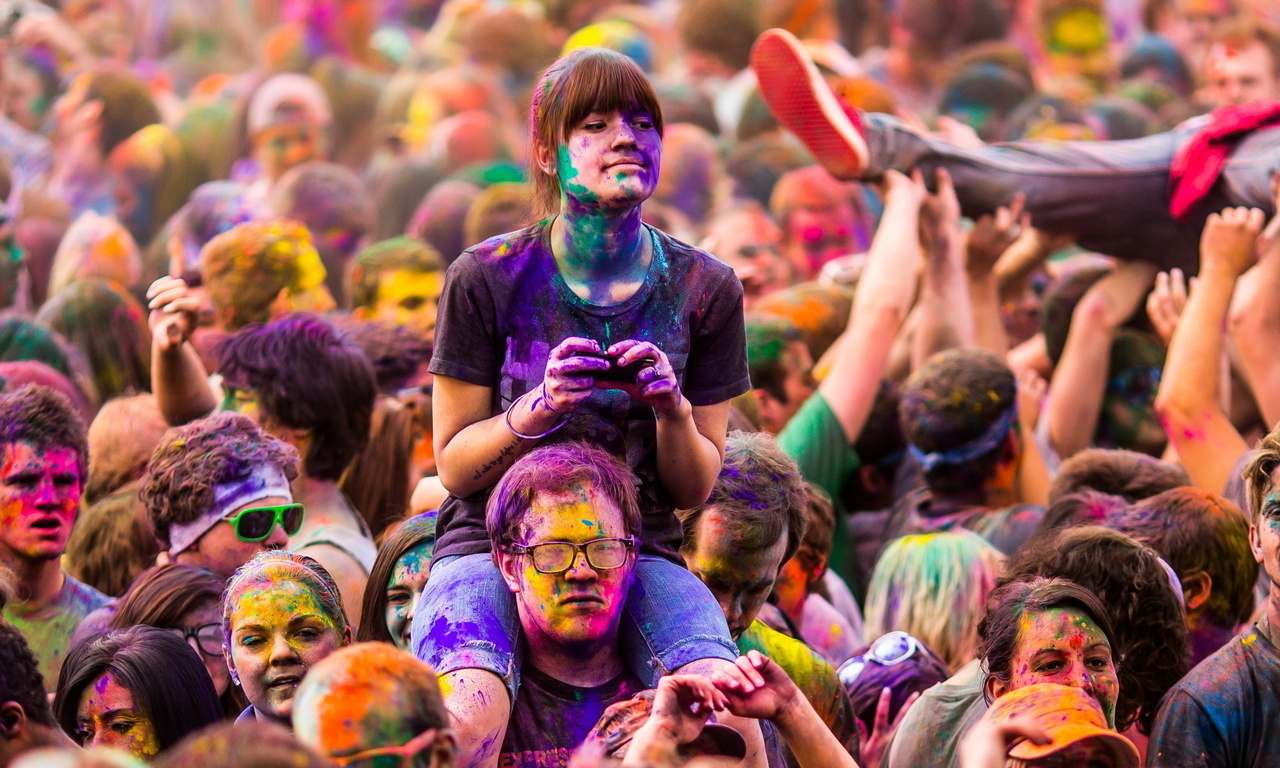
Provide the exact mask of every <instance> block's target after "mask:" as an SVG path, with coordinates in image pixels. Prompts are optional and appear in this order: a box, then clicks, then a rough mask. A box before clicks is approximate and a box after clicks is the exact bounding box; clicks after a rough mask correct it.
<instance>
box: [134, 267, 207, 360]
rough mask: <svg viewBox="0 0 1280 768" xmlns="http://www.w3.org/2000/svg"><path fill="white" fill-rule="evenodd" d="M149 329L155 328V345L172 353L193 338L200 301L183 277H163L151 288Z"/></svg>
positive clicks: (148, 294)
mask: <svg viewBox="0 0 1280 768" xmlns="http://www.w3.org/2000/svg"><path fill="white" fill-rule="evenodd" d="M147 309H149V310H150V311H151V313H150V315H149V316H148V317H147V325H148V326H149V327H150V328H151V338H152V343H153V344H155V345H156V347H157V348H158V349H160V350H161V351H164V352H168V351H170V350H173V349H177V348H178V347H181V346H182V345H183V344H185V343H186V342H187V341H188V340H190V338H191V334H192V333H194V332H195V329H196V313H197V312H199V310H200V299H199V298H197V297H195V296H193V295H191V290H190V289H189V288H187V284H186V283H185V282H183V280H182V278H180V277H162V278H160V279H159V280H157V281H155V282H154V283H152V284H151V287H149V288H147Z"/></svg>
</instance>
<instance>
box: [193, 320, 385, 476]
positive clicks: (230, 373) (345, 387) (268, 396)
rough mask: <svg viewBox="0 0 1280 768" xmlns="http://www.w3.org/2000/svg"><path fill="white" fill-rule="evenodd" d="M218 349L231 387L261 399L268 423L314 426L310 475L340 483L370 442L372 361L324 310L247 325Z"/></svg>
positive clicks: (305, 465) (306, 462)
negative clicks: (346, 471) (340, 330)
mask: <svg viewBox="0 0 1280 768" xmlns="http://www.w3.org/2000/svg"><path fill="white" fill-rule="evenodd" d="M217 354H218V359H219V360H220V361H221V363H220V366H219V368H218V372H219V373H221V374H222V376H223V380H224V381H225V383H226V385H227V386H228V387H230V388H233V389H241V390H246V391H249V392H253V393H254V394H255V395H256V396H257V399H258V408H259V409H260V411H261V416H262V420H263V424H265V425H267V426H268V428H270V426H271V425H273V424H279V425H282V426H285V427H289V428H291V429H305V430H310V431H311V442H310V445H309V447H308V448H307V453H306V455H305V456H303V457H302V471H303V472H304V473H305V474H306V475H307V477H310V478H313V479H316V480H328V481H336V480H337V479H338V478H340V477H342V473H343V471H345V470H346V468H347V465H348V464H350V463H351V461H352V459H354V458H355V457H356V456H357V455H358V454H359V453H360V452H361V451H362V450H364V447H365V445H366V444H367V443H368V442H369V424H370V421H371V420H372V418H373V401H374V397H375V396H376V395H377V387H376V385H375V383H374V376H373V366H372V365H370V364H369V360H368V358H366V357H365V355H364V352H363V351H362V350H361V349H360V348H359V347H358V346H356V345H355V344H353V343H352V342H351V341H350V340H348V339H347V337H346V336H345V335H343V334H342V333H341V332H339V331H338V329H337V328H336V327H334V325H333V324H332V323H330V322H329V321H328V320H326V319H324V318H323V317H321V316H320V315H316V314H312V313H309V312H297V313H291V314H286V315H281V316H279V317H277V318H276V319H274V320H272V321H271V322H270V323H267V324H265V325H261V324H251V325H248V326H245V327H244V328H242V329H240V331H239V332H238V333H236V334H235V335H234V336H232V337H230V338H228V339H227V340H226V341H225V342H223V344H222V346H221V348H220V349H219V351H218V353H217Z"/></svg>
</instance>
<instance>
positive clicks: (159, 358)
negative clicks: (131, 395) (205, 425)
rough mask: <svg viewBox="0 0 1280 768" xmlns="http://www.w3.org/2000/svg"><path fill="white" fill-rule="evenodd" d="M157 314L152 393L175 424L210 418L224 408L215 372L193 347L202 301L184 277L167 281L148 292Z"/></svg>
mask: <svg viewBox="0 0 1280 768" xmlns="http://www.w3.org/2000/svg"><path fill="white" fill-rule="evenodd" d="M147 302H148V303H147V307H148V309H150V310H151V314H150V317H149V319H148V322H149V324H150V326H151V391H152V392H153V393H154V394H155V396H156V404H157V405H158V406H159V407H160V413H161V415H163V416H164V420H165V422H166V423H167V424H169V425H170V426H178V425H181V424H186V423H187V422H189V421H192V420H194V419H198V418H200V417H202V416H207V415H208V414H210V413H212V412H213V410H214V409H215V408H217V407H218V400H217V397H215V396H214V393H213V389H212V388H210V386H209V374H208V373H207V372H206V371H205V369H204V363H202V362H201V361H200V354H199V353H198V352H196V348H195V347H194V346H192V345H191V334H192V332H193V331H195V327H196V319H195V318H196V311H197V310H198V309H199V308H200V307H199V301H198V300H197V299H196V298H195V297H194V296H191V295H190V293H189V292H188V290H187V284H186V283H184V282H183V281H182V278H180V277H162V278H160V279H159V280H156V281H155V282H154V283H152V284H151V287H150V288H148V289H147Z"/></svg>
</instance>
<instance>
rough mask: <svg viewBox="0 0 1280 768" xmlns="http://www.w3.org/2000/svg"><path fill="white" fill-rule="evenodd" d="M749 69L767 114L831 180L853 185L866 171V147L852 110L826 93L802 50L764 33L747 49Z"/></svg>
mask: <svg viewBox="0 0 1280 768" xmlns="http://www.w3.org/2000/svg"><path fill="white" fill-rule="evenodd" d="M751 68H752V69H754V70H755V72H756V80H757V81H758V82H759V84H760V95H761V96H763V97H764V100H765V103H766V104H768V105H769V110H770V111H771V112H773V116H774V117H776V118H777V119H778V122H780V123H782V124H783V125H784V126H786V128H787V129H788V130H790V131H791V132H792V133H794V134H795V135H796V138H798V139H800V141H802V142H804V145H805V146H806V147H808V148H809V151H810V152H812V153H813V156H814V157H815V158H817V159H818V162H819V163H821V164H822V166H823V167H824V168H826V169H827V171H828V172H829V173H830V174H831V175H832V176H835V177H836V178H837V179H847V180H852V179H857V178H859V177H861V175H862V173H863V171H864V170H865V169H866V167H867V142H866V140H865V139H863V136H862V133H863V131H862V119H861V118H860V117H859V116H858V112H857V110H855V109H853V108H852V107H850V106H849V105H848V104H846V103H844V102H843V101H842V100H841V99H840V97H839V96H837V95H836V94H835V92H834V91H832V90H831V87H830V86H828V85H827V83H826V81H825V80H823V79H822V75H821V74H820V73H819V72H818V68H817V67H816V66H814V63H813V61H812V59H810V58H809V54H808V53H807V52H806V51H805V49H804V45H803V44H802V43H801V42H800V41H799V40H797V39H796V37H795V35H793V34H791V33H790V32H788V31H786V30H784V29H769V30H766V31H765V32H764V33H762V34H761V35H760V37H758V38H757V39H756V43H755V45H754V46H753V47H752V48H751Z"/></svg>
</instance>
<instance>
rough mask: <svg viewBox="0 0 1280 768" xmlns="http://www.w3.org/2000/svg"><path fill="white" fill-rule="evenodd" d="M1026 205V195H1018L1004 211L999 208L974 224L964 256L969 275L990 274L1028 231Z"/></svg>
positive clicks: (1029, 218) (1029, 223)
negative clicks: (1005, 253)
mask: <svg viewBox="0 0 1280 768" xmlns="http://www.w3.org/2000/svg"><path fill="white" fill-rule="evenodd" d="M1026 202H1027V197H1026V195H1024V194H1022V193H1021V192H1019V193H1018V194H1016V195H1014V196H1013V200H1012V201H1011V202H1010V203H1009V206H1008V207H1007V208H1006V207H1004V206H1001V207H999V208H997V209H996V212H995V213H994V214H987V215H986V216H980V217H979V218H978V220H977V221H975V222H974V224H973V229H972V230H970V231H969V242H968V247H967V249H966V254H965V266H966V267H967V268H968V270H969V274H971V275H987V274H990V273H991V271H992V270H994V269H995V267H996V262H998V261H999V260H1000V256H1001V255H1003V254H1004V252H1005V251H1007V250H1008V249H1009V246H1011V245H1013V243H1014V241H1016V240H1017V239H1018V238H1019V237H1021V236H1022V234H1023V233H1024V232H1026V231H1027V230H1028V229H1029V228H1030V227H1031V214H1029V213H1026V211H1025V210H1024V208H1025V206H1026Z"/></svg>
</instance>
